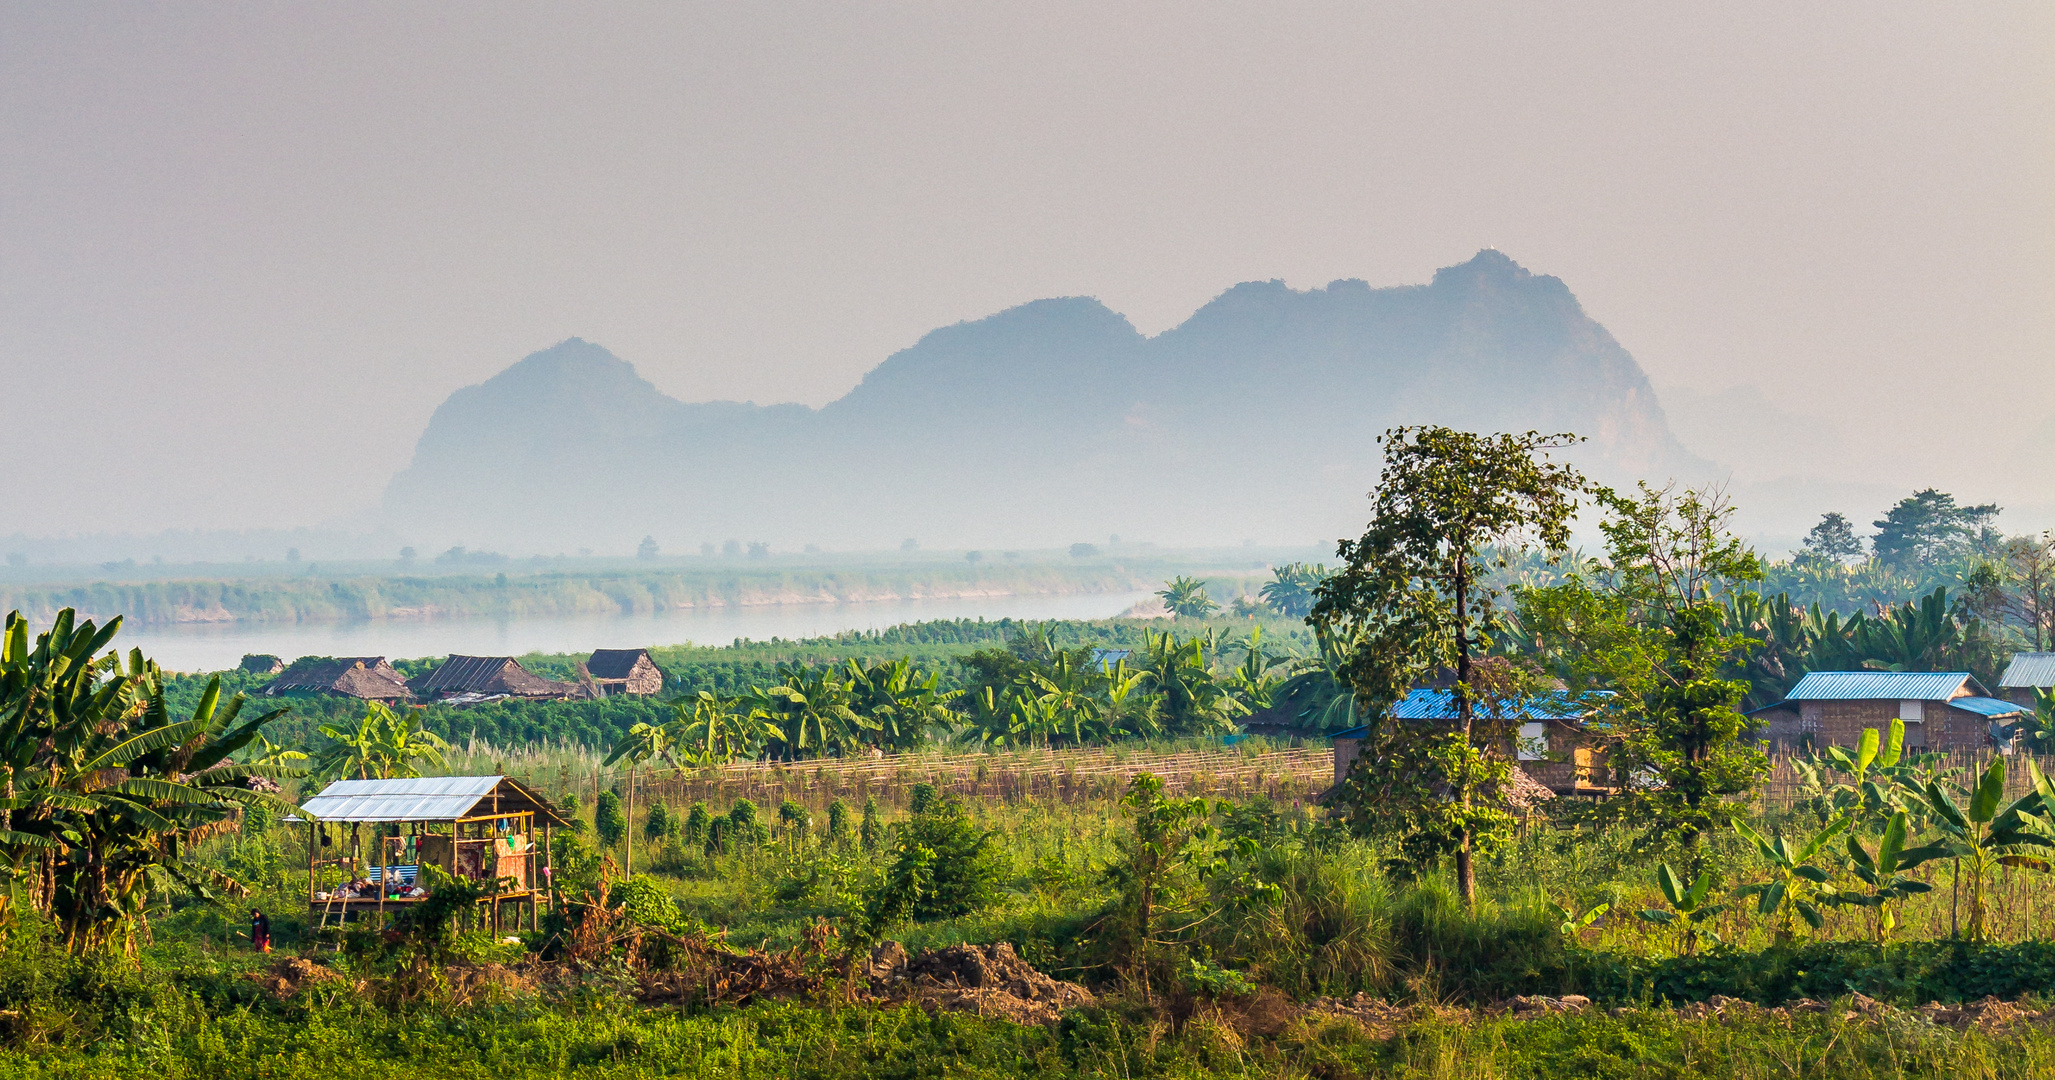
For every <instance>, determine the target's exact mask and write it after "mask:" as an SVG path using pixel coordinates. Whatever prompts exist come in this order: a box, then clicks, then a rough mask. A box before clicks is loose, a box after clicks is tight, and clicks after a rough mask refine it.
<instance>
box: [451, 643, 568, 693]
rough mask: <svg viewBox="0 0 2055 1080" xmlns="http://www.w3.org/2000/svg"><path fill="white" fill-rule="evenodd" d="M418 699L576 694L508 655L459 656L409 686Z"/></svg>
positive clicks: (453, 654)
mask: <svg viewBox="0 0 2055 1080" xmlns="http://www.w3.org/2000/svg"><path fill="white" fill-rule="evenodd" d="M411 685H412V687H413V689H414V692H415V693H417V694H419V695H421V696H422V697H443V696H446V695H449V694H505V695H507V696H508V697H533V698H553V697H571V696H573V695H575V694H577V693H578V692H579V688H578V685H577V684H576V683H567V682H557V681H556V680H554V679H545V678H543V677H542V676H540V675H537V674H535V673H534V672H532V671H529V670H528V669H527V668H524V667H522V666H521V665H520V662H519V661H516V660H515V659H514V658H513V657H511V656H459V655H457V654H455V653H451V654H450V657H449V659H447V660H444V661H443V662H442V663H440V664H437V665H436V666H435V667H434V669H432V670H431V671H429V672H428V673H427V674H425V675H422V676H419V677H417V678H416V679H415V680H414V681H413V683H412V684H411Z"/></svg>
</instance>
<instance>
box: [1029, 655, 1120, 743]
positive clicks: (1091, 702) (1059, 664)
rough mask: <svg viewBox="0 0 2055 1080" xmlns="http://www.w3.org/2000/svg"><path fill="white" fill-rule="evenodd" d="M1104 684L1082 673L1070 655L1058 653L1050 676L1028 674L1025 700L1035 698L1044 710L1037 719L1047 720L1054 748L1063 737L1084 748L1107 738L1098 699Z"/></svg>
mask: <svg viewBox="0 0 2055 1080" xmlns="http://www.w3.org/2000/svg"><path fill="white" fill-rule="evenodd" d="M1103 681H1104V680H1103V677H1101V676H1099V675H1095V674H1094V673H1092V672H1091V671H1090V670H1089V669H1082V670H1081V669H1079V668H1078V667H1077V666H1076V665H1075V663H1074V662H1073V661H1072V659H1071V655H1070V654H1069V653H1067V652H1065V653H1058V654H1057V656H1056V662H1055V663H1054V664H1052V665H1050V668H1049V670H1048V672H1047V673H1046V674H1045V673H1043V672H1039V671H1037V672H1030V673H1029V674H1028V685H1027V686H1026V687H1025V688H1024V690H1023V693H1022V695H1021V696H1022V697H1023V698H1024V699H1025V698H1033V699H1034V701H1035V702H1036V703H1037V704H1038V705H1039V706H1041V708H1038V709H1037V710H1035V712H1034V714H1033V715H1034V716H1035V717H1036V718H1037V720H1038V722H1039V721H1041V720H1042V719H1043V718H1046V727H1047V734H1048V736H1049V737H1050V740H1051V743H1052V745H1053V743H1054V736H1056V735H1059V734H1061V735H1064V736H1065V737H1066V740H1067V741H1068V742H1069V743H1070V744H1071V745H1073V746H1077V745H1083V744H1084V743H1086V742H1089V741H1094V740H1096V739H1099V738H1102V737H1103V736H1104V735H1105V731H1104V729H1103V727H1102V724H1101V712H1100V703H1099V698H1098V691H1099V689H1100V685H1101V683H1102V682H1103Z"/></svg>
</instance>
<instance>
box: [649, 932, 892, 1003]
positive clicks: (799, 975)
mask: <svg viewBox="0 0 2055 1080" xmlns="http://www.w3.org/2000/svg"><path fill="white" fill-rule="evenodd" d="M659 936H661V937H662V938H663V939H664V943H665V944H667V945H668V946H669V949H668V951H669V952H670V954H671V956H672V959H673V960H674V961H675V963H676V966H675V967H673V968H670V969H667V970H655V971H645V972H644V973H643V974H642V977H641V979H640V980H639V981H638V984H637V986H636V988H635V996H636V997H637V998H638V999H640V1000H641V1001H642V1002H643V1003H644V1004H648V1005H662V1004H669V1005H686V1004H702V1005H713V1004H731V1005H739V1004H741V1003H743V1002H746V1001H751V1000H754V999H756V998H793V997H811V996H813V995H816V994H819V993H820V992H821V991H822V990H824V989H825V988H826V987H827V984H828V978H829V976H830V974H831V973H832V966H833V965H832V964H831V963H830V962H829V956H830V954H831V952H832V947H833V945H834V940H835V932H834V930H833V929H832V928H830V927H829V926H827V925H826V924H824V923H816V924H815V925H813V926H811V927H808V928H807V932H806V938H805V940H803V941H801V942H800V943H799V944H797V945H794V946H793V947H792V948H789V949H785V950H783V951H780V952H764V951H762V950H759V949H750V950H747V951H738V950H735V949H731V948H729V947H728V945H727V942H725V941H723V940H720V939H718V938H715V937H712V936H709V935H707V934H705V933H693V934H689V935H685V936H682V937H681V936H677V935H671V934H663V935H659ZM900 955H901V956H904V955H906V952H905V950H904V949H901V950H900Z"/></svg>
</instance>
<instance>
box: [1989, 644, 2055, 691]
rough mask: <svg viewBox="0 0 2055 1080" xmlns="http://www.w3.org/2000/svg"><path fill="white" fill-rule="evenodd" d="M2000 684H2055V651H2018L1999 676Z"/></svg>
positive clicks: (2045, 685)
mask: <svg viewBox="0 0 2055 1080" xmlns="http://www.w3.org/2000/svg"><path fill="white" fill-rule="evenodd" d="M1998 685H1999V686H2042V687H2047V686H2055V652H2017V653H2013V654H2012V662H2011V663H2010V664H2007V665H2005V674H2003V675H2001V676H1999V677H1998Z"/></svg>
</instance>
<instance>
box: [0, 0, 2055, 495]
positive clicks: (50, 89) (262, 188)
mask: <svg viewBox="0 0 2055 1080" xmlns="http://www.w3.org/2000/svg"><path fill="white" fill-rule="evenodd" d="M1485 246H1492V247H1497V248H1500V249H1502V250H1504V251H1506V252H1507V253H1508V254H1510V255H1512V256H1513V257H1514V258H1515V259H1518V260H1519V261H1521V262H1522V263H1523V264H1524V265H1526V266H1528V267H1529V268H1530V269H1533V270H1535V271H1537V272H1542V273H1551V274H1556V275H1558V276H1560V277H1562V278H1563V279H1564V280H1565V281H1567V282H1568V283H1569V285H1570V287H1571V288H1572V289H1573V290H1574V291H1575V292H1576V293H1577V295H1578V296H1579V297H1580V298H1581V299H1582V300H1583V301H1584V304H1585V306H1586V308H1587V309H1588V310H1589V311H1590V312H1591V313H1592V314H1593V315H1594V316H1595V317H1596V318H1598V319H1599V320H1600V321H1601V322H1603V323H1604V324H1605V325H1606V326H1607V327H1609V328H1610V329H1611V330H1612V331H1613V333H1614V334H1615V335H1616V336H1617V337H1618V338H1619V339H1620V340H1621V342H1622V343H1623V344H1625V345H1626V347H1627V348H1628V349H1629V350H1631V351H1632V352H1633V353H1634V354H1635V356H1636V357H1637V358H1639V359H1640V361H1641V362H1642V364H1643V365H1644V366H1645V367H1646V368H1647V369H1648V370H1649V372H1650V373H1651V375H1652V376H1653V378H1654V379H1655V380H1656V382H1657V384H1658V386H1659V387H1660V386H1675V387H1685V388H1692V389H1696V390H1699V391H1707V392H1710V391H1718V390H1722V389H1724V388H1726V387H1729V386H1733V385H1737V384H1754V385H1756V386H1758V387H1760V388H1761V389H1762V390H1763V392H1764V393H1765V394H1766V395H1767V396H1768V397H1769V398H1770V399H1771V400H1772V401H1773V402H1775V403H1776V404H1777V406H1778V407H1779V408H1782V409H1787V410H1788V411H1789V412H1790V413H1792V414H1793V415H1794V416H1796V417H1800V418H1828V419H1830V420H1831V421H1832V422H1834V423H1836V424H1837V425H1839V429H1840V430H1844V431H1846V432H1847V433H1848V435H1849V436H1850V437H1852V438H1856V439H1861V440H1865V441H1874V443H1875V444H1876V445H1878V446H1879V447H1880V453H1883V454H1885V455H1886V458H1887V460H1886V463H1885V466H1884V467H1883V468H1882V471H1881V472H1880V476H1882V475H1884V474H1888V476H1886V477H1885V478H1886V479H1888V480H1889V481H1890V482H1894V483H1895V482H1899V481H1900V480H1903V481H1905V482H1914V481H1919V480H1925V481H1927V482H1933V483H1940V484H1943V485H1944V486H1952V487H1955V488H1956V489H1957V490H1959V491H1960V492H1961V493H1962V494H1963V495H1964V496H1965V497H1976V498H1984V497H1995V498H2002V499H2005V500H2009V501H2013V502H2025V501H2030V500H2033V499H2040V500H2044V501H2046V500H2055V481H2051V480H2049V479H2047V478H2046V470H2045V469H2042V468H2041V467H2040V466H2039V462H2040V460H2043V459H2045V457H2046V455H2047V452H2048V448H2049V441H2048V440H2049V437H2050V435H2051V433H2055V429H2049V428H2044V427H2043V425H2044V423H2045V422H2046V421H2048V420H2049V419H2050V418H2051V417H2055V364H2051V363H2050V361H2051V359H2055V355H2051V352H2055V350H2051V342H2055V333H2051V331H2055V5H2049V4H2047V3H2044V2H2043V3H2016V4H1997V3H1993V4H1982V5H1964V4H1948V5H1940V4H1932V5H1914V4H1893V3H1878V2H1875V0H1870V2H1865V3H1845V4H1807V3H1797V4H1794V3H1790V2H1788V0H1783V2H1778V3H1764V4H1756V5H1749V4H1741V3H1733V2H1727V3H1721V4H1696V5H1681V4H1669V5H1658V4H1647V3H1634V4H1627V3H1621V4H1535V3H1506V4H1460V3H1447V2H1443V0H1436V2H1432V3H1418V4H1353V5H1340V4H1288V3H1264V4H1234V5H1224V4H1221V5H1209V4H1195V3H1189V2H1181V3H1175V4H1163V5H1107V4H1104V3H1091V4H1077V5H1057V4H1004V5H1001V4H992V5H981V6H972V5H963V4H949V5H942V4H934V5H887V4H835V5H805V4H795V3H785V4H777V5H767V4H719V5H686V4H678V3H667V4H661V5H648V6H633V5H619V4H576V5H572V4H558V5H547V6H535V5H519V4H510V3H503V2H496V3H492V4H480V5H473V6H465V5H459V4H450V3H438V4H434V5H425V4H424V5H380V4H372V3H353V4H349V5H310V4H298V5H277V4H274V5H249V6H227V5H205V4H184V5H164V4H148V5H140V4H138V5H118V4H90V5H88V4H62V5H59V4H41V3H29V2H23V0H9V2H7V3H5V4H4V5H0V405H4V412H5V421H6V423H5V426H4V428H0V452H4V454H5V455H6V460H7V462H8V465H9V468H8V470H7V472H8V481H7V484H6V489H5V494H4V496H0V535H5V534H7V533H11V532H14V531H16V530H17V529H20V530H25V531H27V532H29V533H31V534H54V533H66V532H81V531H98V530H107V529H118V528H119V529H133V530H138V531H146V530H152V529H157V528H163V527H167V526H198V525H207V524H219V525H225V526H236V527H239V526H249V525H268V524H305V523H312V522H316V521H319V520H322V519H325V518H330V517H333V516H335V515H340V514H343V513H346V512H348V511H351V510H353V509H355V508H358V507H361V506H365V505H368V504H370V503H372V502H374V501H375V500H376V498H377V497H378V495H379V493H380V491H381V490H382V489H383V487H384V485H385V482H386V480H387V478H388V477H389V476H390V475H391V474H392V472H393V471H394V470H395V469H397V468H399V467H401V466H402V465H404V464H405V462H406V461H407V459H408V458H409V456H410V455H411V453H412V449H413V442H414V439H415V437H416V436H417V435H418V434H419V432H420V430H421V427H422V425H423V424H424V423H425V422H426V420H427V418H428V415H429V413H430V412H431V411H432V410H433V409H434V407H435V406H436V404H438V403H439V402H440V401H441V400H442V398H443V397H444V396H445V395H446V394H447V393H448V392H449V391H451V390H453V389H455V388H457V387H459V386H462V385H465V384H468V383H474V382H477V381H479V380H481V379H484V378H486V377H488V376H490V375H491V374H493V373H494V372H496V371H498V370H499V369H501V368H503V367H505V366H506V365H507V364H509V363H511V362H513V361H514V360H517V359H519V358H520V357H521V356H523V355H525V354H526V353H528V352H530V351H533V350H535V349H538V348H541V347H544V346H547V345H549V344H552V343H554V342H556V341H558V340H560V339H562V338H565V337H568V336H572V335H578V336H582V337H585V338H587V339H590V340H593V341H597V342H599V343H601V344H604V345H606V346H607V347H608V348H610V349H612V350H613V351H614V352H615V353H617V354H618V355H620V356H621V357H623V358H625V359H627V360H630V361H632V362H633V363H635V364H636V365H637V366H638V367H639V368H640V369H641V371H642V372H643V374H644V375H645V376H647V377H648V378H650V379H651V380H652V381H654V382H655V383H656V384H657V385H658V386H659V387H661V388H662V389H664V390H666V391H668V392H670V393H672V394H674V395H677V396H679V397H682V398H686V399H703V398H710V397H724V398H738V399H754V400H756V401H760V402H768V401H780V400H797V401H803V402H807V403H809V404H816V405H817V404H820V403H823V402H825V401H828V400H830V399H832V398H834V397H836V396H838V395H839V394H841V393H842V392H844V391H845V390H847V389H848V388H849V387H850V386H851V385H853V384H854V383H855V381H856V380H857V379H858V378H859V377H860V376H861V375H862V374H863V372H864V371H865V370H867V369H868V368H870V367H871V366H873V365H875V364H876V363H877V362H878V361H880V360H881V359H883V358H884V357H885V356H886V355H887V354H888V353H890V352H892V351H893V350H895V349H898V348H902V347H904V346H906V345H909V344H911V343H912V342H913V341H915V340H916V339H917V338H918V337H919V336H920V335H921V334H922V333H924V332H925V331H927V330H929V329H932V328H934V327H936V326H939V325H943V324H947V323H951V322H955V321H957V320H960V319H967V318H977V317H981V316H983V315H986V314H989V313H991V312H993V311H996V310H999V309H1002V308H1005V307H1009V306H1012V305H1014V304H1017V303H1020V302H1023V301H1026V300H1029V299H1033V298H1036V297H1043V296H1053V295H1067V294H1091V295H1096V296H1098V297H1099V298H1101V299H1102V300H1104V301H1105V302H1106V303H1107V304H1108V305H1110V306H1112V307H1113V308H1115V309H1116V310H1119V311H1122V312H1125V313H1126V314H1127V315H1128V316H1129V317H1130V318H1132V319H1133V320H1134V321H1135V323H1136V325H1137V326H1139V327H1140V328H1141V329H1142V330H1144V331H1145V332H1150V333H1154V332H1157V331H1160V330H1162V329H1164V328H1166V327H1168V326H1171V325H1174V324H1175V323H1177V322H1178V321H1180V320H1181V319H1183V318H1184V317H1185V316H1186V315H1188V314H1190V312H1191V311H1192V310H1193V309H1194V308H1195V307H1197V306H1198V305H1199V304H1201V303H1203V302H1205V301H1206V300H1207V299H1208V298H1210V297H1211V296H1213V295H1214V294H1216V293H1218V292H1219V291H1221V290H1222V289H1224V288H1226V287H1227V286H1229V285H1231V284H1233V283H1235V282H1237V281H1243V280H1248V279H1261V278H1272V277H1279V278H1283V279H1285V280H1286V281H1287V282H1289V283H1291V284H1293V285H1295V286H1300V287H1306V286H1313V285H1319V284H1324V283H1325V282H1327V281H1329V280H1331V279H1334V278H1338V277H1360V278H1365V279H1367V280H1369V281H1370V282H1371V283H1372V284H1376V285H1389V284H1403V283H1413V282H1421V281H1425V280H1427V278H1428V277H1429V276H1430V275H1431V274H1432V273H1433V271H1434V269H1435V268H1436V267H1439V266H1443V265H1447V264H1450V263H1454V262H1458V261H1461V260H1464V259H1466V258H1468V257H1469V256H1470V255H1471V254H1472V253H1473V252H1475V251H1476V250H1477V249H1478V248H1480V247H1485ZM1849 509H1850V510H1851V511H1853V512H1855V513H1857V514H1860V513H1863V512H1866V511H1867V510H1869V509H1872V508H1855V507H1850V508H1849Z"/></svg>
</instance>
